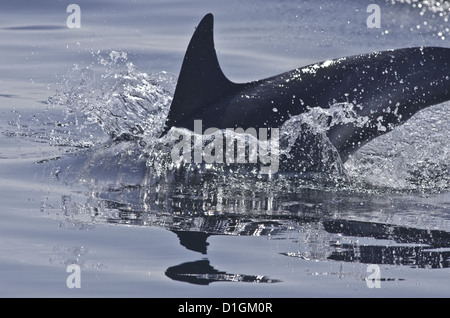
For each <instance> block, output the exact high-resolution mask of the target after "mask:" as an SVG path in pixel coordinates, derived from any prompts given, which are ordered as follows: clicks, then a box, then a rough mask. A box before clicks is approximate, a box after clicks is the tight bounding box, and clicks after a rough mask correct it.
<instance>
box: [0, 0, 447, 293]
mask: <svg viewBox="0 0 450 318" xmlns="http://www.w3.org/2000/svg"><path fill="white" fill-rule="evenodd" d="M72 3H73V1H72V0H71V1H65V0H62V1H50V0H47V1H28V0H19V1H9V0H6V1H2V2H1V4H0V15H1V17H2V18H1V19H0V39H1V42H0V45H1V54H0V84H1V85H0V114H1V116H0V204H1V209H0V217H1V222H0V296H1V297H274V298H275V297H276V298H278V297H286V298H291V297H391V296H396V297H419V296H420V297H448V296H450V288H449V282H450V270H449V266H450V186H449V181H450V173H449V160H448V159H449V152H450V145H449V136H450V131H449V122H450V116H449V103H448V102H446V103H443V104H440V105H435V106H433V107H429V108H428V109H425V110H423V111H421V112H419V113H418V114H416V115H415V116H414V117H413V118H412V119H411V120H409V121H408V122H407V123H406V124H404V125H403V126H401V127H398V128H397V129H395V130H394V131H392V132H391V133H389V134H386V135H384V136H381V137H379V138H377V139H376V140H373V141H372V142H370V143H369V144H367V145H366V146H364V147H363V148H362V149H360V151H358V152H357V153H356V154H355V155H354V156H353V157H352V158H351V159H350V160H349V161H348V162H346V163H345V164H342V162H340V160H339V158H334V157H331V158H328V157H327V158H326V159H327V161H326V163H327V165H325V166H324V167H322V168H323V169H322V171H321V173H320V174H312V175H311V174H308V173H301V171H300V173H293V174H292V173H287V174H282V173H281V174H279V175H278V176H277V177H273V178H268V177H263V176H261V175H259V174H258V173H255V172H254V169H252V167H247V166H245V165H243V166H239V167H234V168H233V169H231V171H230V170H228V169H224V167H223V166H201V167H198V166H195V165H194V166H189V165H188V166H185V167H181V168H180V169H177V167H173V166H171V165H170V164H169V163H168V160H167V156H168V154H169V153H170V149H171V146H172V144H171V141H170V139H162V140H161V139H158V138H157V137H158V132H159V131H160V129H162V125H163V124H164V120H165V118H166V116H167V112H168V108H169V106H170V102H171V99H172V96H173V92H174V88H175V85H176V82H177V76H178V72H179V70H180V67H181V63H182V60H183V56H184V53H185V50H186V47H187V45H188V42H189V40H190V37H191V36H192V33H193V32H194V30H195V27H196V25H197V24H198V22H199V21H200V20H201V19H202V17H203V16H204V15H205V14H206V13H209V12H211V13H213V14H214V16H215V42H216V50H217V54H218V58H219V61H220V64H221V67H222V68H223V70H224V73H225V74H226V75H227V76H228V77H229V78H230V79H231V80H233V81H235V82H245V81H251V80H257V79H261V78H264V77H268V76H272V75H276V74H279V73H282V72H285V71H288V70H291V69H295V68H298V67H301V66H306V65H309V64H312V63H316V62H320V61H325V60H328V59H333V58H338V57H343V56H347V55H355V54H362V53H369V52H373V51H377V50H385V49H393V48H400V47H413V46H442V47H450V30H449V28H450V22H449V15H450V6H449V4H448V2H438V1H412V0H411V1H409V0H408V1H406V0H404V1H394V0H392V1H356V0H344V1H327V0H314V1H307V0H304V1H294V0H290V1H266V0H264V1H260V0H258V1H251V0H245V1H233V0H231V1H200V0H199V1H157V0H152V1H140V0H136V1H122V0H117V1H84V0H83V1H81V0H80V1H77V2H76V4H77V5H78V6H79V8H80V10H81V11H80V15H79V18H80V20H79V22H80V25H79V26H80V27H79V28H69V27H68V26H70V23H69V24H68V22H67V19H68V17H69V16H70V15H71V14H72V11H69V12H67V8H68V6H69V5H70V4H72ZM370 4H377V5H378V6H379V8H380V18H381V25H380V26H381V27H380V28H368V26H367V18H368V17H369V16H370V15H371V12H367V8H368V6H369V5H370ZM69 22H70V21H69ZM449 75H450V74H449ZM338 106H344V107H343V108H339V107H338ZM336 107H338V108H336V109H337V112H341V111H345V105H336ZM319 115H320V114H319ZM308 116H309V117H308ZM308 116H307V117H308V118H300V119H299V120H300V121H302V120H307V119H310V120H311V119H312V123H313V124H312V125H313V126H314V123H316V122H318V121H314V119H317V114H315V113H314V112H311V113H308ZM287 129H291V130H287V133H289V134H294V133H296V131H297V130H296V129H295V125H294V126H292V125H291V126H289V127H287ZM178 168H179V167H178ZM73 265H75V266H73ZM74 268H75V269H77V270H78V271H77V270H75V271H74ZM77 275H78V276H77Z"/></svg>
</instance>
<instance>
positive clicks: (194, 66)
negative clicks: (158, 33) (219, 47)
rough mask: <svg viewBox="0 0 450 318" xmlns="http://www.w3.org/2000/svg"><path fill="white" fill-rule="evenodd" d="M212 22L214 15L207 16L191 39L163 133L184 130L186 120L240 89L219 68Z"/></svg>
mask: <svg viewBox="0 0 450 318" xmlns="http://www.w3.org/2000/svg"><path fill="white" fill-rule="evenodd" d="M213 22H214V17H213V15H212V14H211V13H209V14H207V15H206V16H205V17H204V18H203V19H202V21H201V22H200V23H199V25H198V26H197V29H196V30H195V32H194V35H193V36H192V39H191V41H190V43H189V46H188V48H187V51H186V54H185V56H184V60H183V65H182V66H181V71H180V75H179V77H178V82H177V86H176V89H175V94H174V97H173V101H172V105H171V106H170V111H169V115H168V117H167V120H166V126H165V128H164V133H165V132H167V131H168V130H169V129H170V127H172V126H176V127H184V126H183V125H182V122H183V121H184V120H186V119H189V118H190V117H192V116H194V115H195V114H197V113H201V112H202V111H204V110H205V109H206V108H207V107H208V105H211V103H213V102H214V101H217V100H219V99H220V97H221V96H223V95H225V94H227V93H229V92H231V91H232V90H233V89H234V88H235V86H236V85H237V84H234V83H233V82H231V81H230V80H228V79H227V78H226V77H225V75H224V74H223V72H222V70H221V68H220V65H219V61H218V59H217V54H216V50H215V49H214V35H213ZM192 124H193V123H192Z"/></svg>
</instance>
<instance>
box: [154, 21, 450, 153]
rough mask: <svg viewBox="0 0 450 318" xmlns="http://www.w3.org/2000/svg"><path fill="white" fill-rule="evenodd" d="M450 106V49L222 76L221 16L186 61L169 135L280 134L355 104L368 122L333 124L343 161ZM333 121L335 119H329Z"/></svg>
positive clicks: (331, 135) (204, 29) (201, 29)
mask: <svg viewBox="0 0 450 318" xmlns="http://www.w3.org/2000/svg"><path fill="white" fill-rule="evenodd" d="M447 100H450V49H449V48H440V47H413V48H401V49H395V50H387V51H380V52H373V53H368V54H362V55H355V56H349V57H342V58H337V59H333V60H328V61H323V62H320V63H316V64H312V65H308V66H305V67H301V68H298V69H295V70H292V71H289V72H286V73H283V74H279V75H276V76H273V77H269V78H266V79H261V80H257V81H252V82H248V83H234V82H232V81H230V80H229V79H228V78H227V77H226V76H225V75H224V73H223V72H222V70H221V68H220V65H219V61H218V58H217V54H216V51H215V48H214V38H213V15H212V14H211V13H209V14H207V15H206V16H205V17H204V18H203V19H202V20H201V22H200V23H199V25H198V27H197V28H196V30H195V32H194V34H193V36H192V39H191V41H190V43H189V46H188V48H187V51H186V54H185V56H184V61H183V63H182V67H181V71H180V74H179V77H178V82H177V85H176V88H175V93H174V96H173V100H172V104H171V106H170V110H169V113H168V116H167V119H166V123H165V126H164V130H163V132H162V134H161V136H163V135H165V134H166V133H167V132H168V131H169V130H170V129H171V127H179V128H186V129H189V130H191V131H193V130H194V121H195V120H201V122H202V124H203V127H204V128H205V129H206V128H211V127H214V128H218V129H221V130H222V129H227V128H238V127H239V128H242V129H244V130H246V129H247V128H251V127H253V128H255V129H259V128H266V129H268V130H269V131H270V129H273V128H279V127H281V126H282V125H283V124H284V123H285V122H286V121H287V120H288V119H289V118H291V117H292V116H296V115H299V114H302V113H305V112H307V111H308V110H309V109H311V108H314V107H321V108H324V109H327V108H330V107H331V105H333V104H336V103H351V104H353V105H354V106H355V107H354V111H355V112H356V115H357V116H358V117H361V118H365V119H366V120H365V123H364V124H355V123H352V122H345V121H344V122H342V123H337V124H333V125H330V127H329V128H328V129H327V132H326V135H327V137H328V139H329V141H330V142H331V144H332V145H333V146H334V147H335V148H336V150H337V151H338V153H339V155H340V157H341V160H342V162H345V161H346V160H348V158H349V157H350V156H351V155H352V154H353V153H354V152H355V151H357V150H358V149H359V148H360V147H362V146H363V145H364V144H365V143H367V142H368V141H370V140H372V139H373V138H375V137H377V136H380V135H382V134H385V133H387V132H389V131H391V130H392V129H394V128H395V127H396V126H398V125H400V124H402V123H404V122H405V121H407V120H408V119H409V118H411V117H412V116H413V115H414V114H415V113H416V112H418V111H419V110H421V109H424V108H425V107H428V106H431V105H435V104H439V103H442V102H444V101H447ZM328 121H330V122H331V118H329V119H328Z"/></svg>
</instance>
